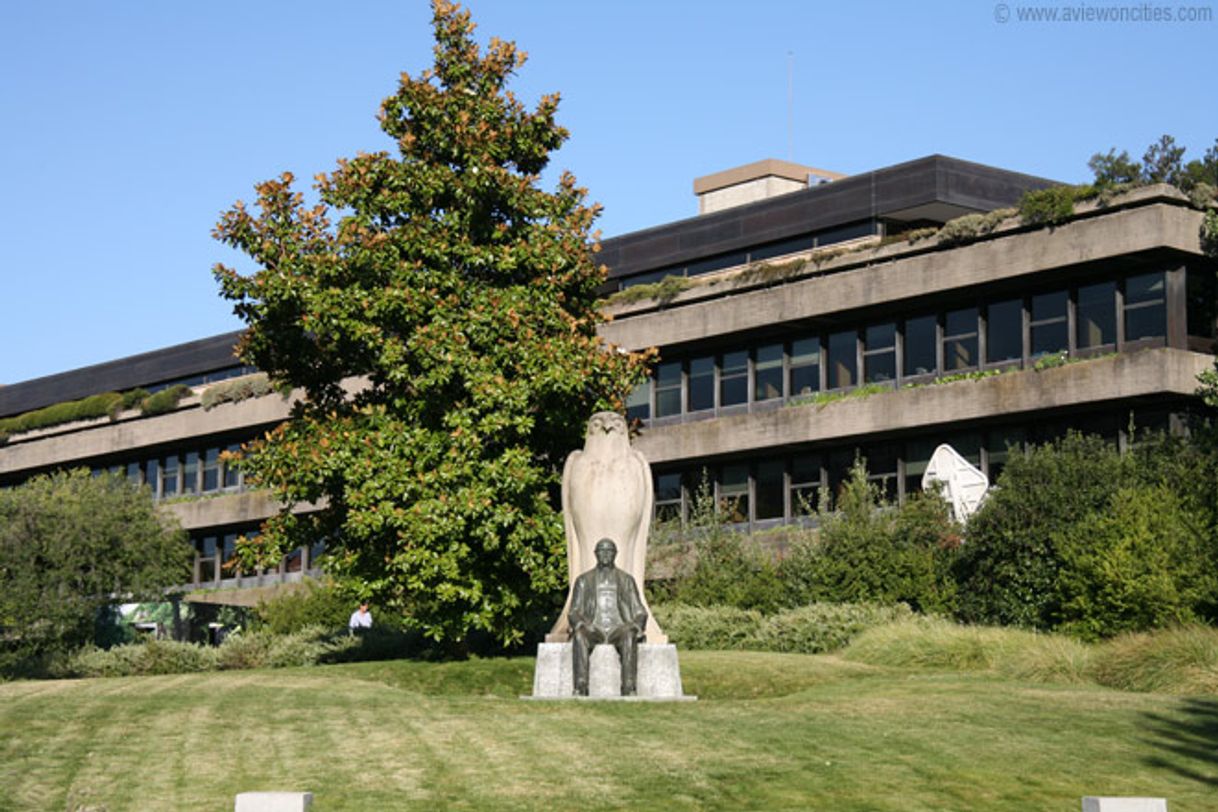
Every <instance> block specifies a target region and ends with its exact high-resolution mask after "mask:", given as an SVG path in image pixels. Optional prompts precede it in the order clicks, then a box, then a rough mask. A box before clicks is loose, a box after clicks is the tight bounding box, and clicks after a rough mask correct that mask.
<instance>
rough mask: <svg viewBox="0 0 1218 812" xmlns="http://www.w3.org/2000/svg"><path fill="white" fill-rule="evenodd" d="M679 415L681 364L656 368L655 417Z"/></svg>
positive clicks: (669, 364)
mask: <svg viewBox="0 0 1218 812" xmlns="http://www.w3.org/2000/svg"><path fill="white" fill-rule="evenodd" d="M680 413H681V362H680V361H669V362H668V363H665V364H660V365H659V366H658V367H656V417H670V416H672V415H674V414H680Z"/></svg>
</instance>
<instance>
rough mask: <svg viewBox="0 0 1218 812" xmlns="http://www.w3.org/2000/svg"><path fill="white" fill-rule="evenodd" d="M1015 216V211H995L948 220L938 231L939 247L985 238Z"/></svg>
mask: <svg viewBox="0 0 1218 812" xmlns="http://www.w3.org/2000/svg"><path fill="white" fill-rule="evenodd" d="M1014 214H1015V210H1014V209H995V210H994V211H991V212H986V213H984V214H966V215H964V216H962V217H957V218H955V219H954V220H948V221H947V222H946V223H944V224H943V227H942V228H940V229H939V231H938V241H939V245H943V246H952V245H962V244H964V243H966V242H970V241H972V240H975V239H977V238H979V237H984V236H985V235H986V234H989V233H991V232H992V231H993V230H994V229H996V228H998V226H999V225H1001V224H1002V222H1003V221H1004V220H1006V219H1007V218H1008V217H1011V216H1013V215H1014Z"/></svg>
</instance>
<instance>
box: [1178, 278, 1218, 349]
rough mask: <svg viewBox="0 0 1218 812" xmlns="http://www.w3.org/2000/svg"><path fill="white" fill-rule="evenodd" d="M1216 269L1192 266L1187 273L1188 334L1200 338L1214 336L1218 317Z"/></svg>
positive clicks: (1185, 279)
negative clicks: (1216, 309) (1217, 308)
mask: <svg viewBox="0 0 1218 812" xmlns="http://www.w3.org/2000/svg"><path fill="white" fill-rule="evenodd" d="M1216 281H1218V280H1216V279H1215V275H1214V271H1212V270H1205V269H1202V268H1196V267H1191V268H1189V269H1188V270H1187V271H1186V273H1185V278H1184V283H1185V289H1186V292H1187V295H1188V306H1187V308H1188V334H1189V335H1190V336H1198V337H1200V338H1213V337H1214V321H1215V319H1216V318H1218V313H1216V312H1215V306H1216V305H1218V290H1215V282H1216Z"/></svg>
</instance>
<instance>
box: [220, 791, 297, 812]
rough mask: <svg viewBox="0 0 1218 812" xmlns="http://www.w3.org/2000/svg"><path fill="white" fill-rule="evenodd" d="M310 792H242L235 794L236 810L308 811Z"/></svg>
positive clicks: (248, 811)
mask: <svg viewBox="0 0 1218 812" xmlns="http://www.w3.org/2000/svg"><path fill="white" fill-rule="evenodd" d="M312 808H313V793H311V792H242V793H241V794H240V795H238V796H237V812H309V810H310V809H312Z"/></svg>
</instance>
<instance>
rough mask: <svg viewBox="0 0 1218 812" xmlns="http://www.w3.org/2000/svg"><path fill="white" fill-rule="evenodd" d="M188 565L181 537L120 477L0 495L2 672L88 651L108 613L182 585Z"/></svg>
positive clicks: (40, 482)
mask: <svg viewBox="0 0 1218 812" xmlns="http://www.w3.org/2000/svg"><path fill="white" fill-rule="evenodd" d="M189 557H190V548H189V546H188V545H187V544H186V540H185V537H184V535H183V534H182V533H181V531H180V530H177V529H175V528H173V527H171V526H170V525H168V524H166V520H165V519H164V518H163V517H162V516H159V515H158V514H157V513H156V512H155V511H154V509H153V505H152V500H151V499H150V498H149V496H148V493H147V491H146V490H143V489H140V488H137V487H135V486H133V485H131V484H130V483H128V482H127V481H126V480H125V479H123V478H122V477H118V476H112V475H103V476H98V477H94V476H91V475H90V474H89V472H88V471H86V470H83V469H82V470H76V471H71V472H61V473H56V474H51V475H48V476H41V477H36V478H34V479H32V480H30V481H29V482H26V483H24V484H22V485H19V486H17V487H15V488H7V489H3V490H0V668H3V669H20V668H22V667H23V666H30V665H32V664H36V663H37V662H38V661H39V660H40V659H42V658H45V657H47V656H51V655H55V654H60V653H64V652H67V651H69V650H71V649H73V648H76V647H78V646H81V645H83V644H85V643H87V642H90V641H91V640H92V638H93V635H94V631H95V625H94V624H95V622H96V620H97V618H98V614H99V612H101V611H102V610H103V609H104V608H105V607H108V606H109V605H110V604H113V603H115V602H116V601H138V600H143V599H157V598H160V597H161V596H162V594H163V590H164V589H165V588H166V587H169V586H173V585H176V584H181V583H185V582H186V581H187V580H189V569H188V561H189Z"/></svg>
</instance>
